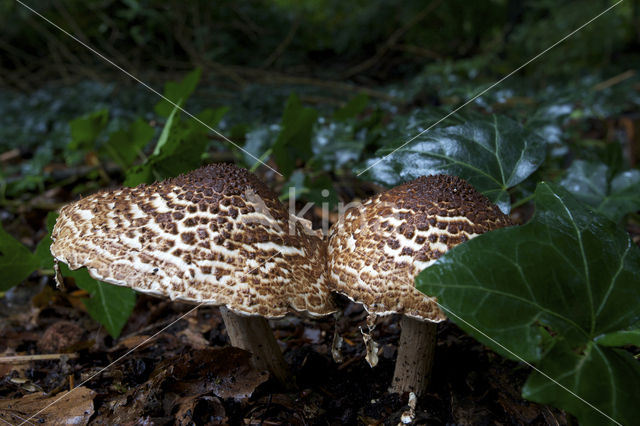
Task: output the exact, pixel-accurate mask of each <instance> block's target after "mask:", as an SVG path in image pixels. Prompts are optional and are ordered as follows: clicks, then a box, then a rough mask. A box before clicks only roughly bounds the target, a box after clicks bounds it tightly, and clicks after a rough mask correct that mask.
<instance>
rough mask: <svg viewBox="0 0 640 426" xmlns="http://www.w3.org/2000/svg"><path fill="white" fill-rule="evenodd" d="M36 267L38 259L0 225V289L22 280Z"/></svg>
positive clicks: (5, 288) (3, 289) (8, 287)
mask: <svg viewBox="0 0 640 426" xmlns="http://www.w3.org/2000/svg"><path fill="white" fill-rule="evenodd" d="M37 268H38V259H37V258H36V257H35V256H34V255H33V254H32V253H31V251H30V250H29V249H28V248H27V247H25V246H24V245H23V244H22V243H21V242H20V241H18V240H16V239H15V238H13V237H12V236H11V235H10V234H9V233H8V232H7V231H5V230H4V229H3V228H2V225H0V271H1V272H0V291H5V290H8V289H10V288H11V287H13V286H14V285H16V284H20V283H21V282H22V281H24V280H25V279H26V278H27V277H28V276H29V275H30V274H31V273H32V272H33V271H34V270H35V269H37Z"/></svg>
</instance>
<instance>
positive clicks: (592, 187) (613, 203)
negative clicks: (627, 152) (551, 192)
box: [560, 160, 640, 222]
mask: <svg viewBox="0 0 640 426" xmlns="http://www.w3.org/2000/svg"><path fill="white" fill-rule="evenodd" d="M560 184H561V185H562V186H563V187H565V188H566V189H567V190H568V191H569V192H571V193H572V194H573V195H574V196H575V197H576V198H577V199H579V200H580V201H583V202H585V203H587V204H589V205H590V206H592V207H593V208H594V209H595V210H596V211H598V212H600V213H602V214H604V215H605V216H607V217H608V218H610V219H611V220H613V221H614V222H619V221H620V220H622V218H623V217H624V216H625V215H626V214H627V213H631V212H635V211H638V210H640V189H639V188H640V170H637V169H632V170H626V171H623V172H620V173H618V174H617V175H615V176H612V172H611V169H610V168H609V166H607V165H606V164H604V163H601V162H596V161H584V160H576V161H574V162H573V163H572V164H571V166H570V167H569V168H568V169H567V171H566V175H565V177H564V179H562V182H560Z"/></svg>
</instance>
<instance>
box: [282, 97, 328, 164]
mask: <svg viewBox="0 0 640 426" xmlns="http://www.w3.org/2000/svg"><path fill="white" fill-rule="evenodd" d="M317 118H318V113H317V111H316V110H315V109H313V108H306V107H303V106H302V103H301V102H300V100H299V99H298V97H297V96H296V95H295V93H292V94H291V95H290V96H289V100H288V101H287V105H286V106H285V109H284V114H283V115H282V124H281V125H282V130H281V131H280V134H278V138H277V139H276V141H275V143H274V144H273V147H272V149H273V159H274V160H275V162H276V164H277V165H278V169H279V170H280V172H282V174H283V175H284V176H285V177H289V175H291V172H293V169H294V168H295V166H296V161H297V160H302V161H307V160H308V159H309V158H311V156H312V154H313V153H312V151H311V134H312V132H313V125H314V124H315V122H316V119H317Z"/></svg>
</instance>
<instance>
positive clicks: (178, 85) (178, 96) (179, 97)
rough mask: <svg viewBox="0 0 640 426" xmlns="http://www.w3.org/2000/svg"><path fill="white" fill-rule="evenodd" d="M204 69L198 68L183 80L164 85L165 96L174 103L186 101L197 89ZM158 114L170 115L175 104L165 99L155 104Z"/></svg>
mask: <svg viewBox="0 0 640 426" xmlns="http://www.w3.org/2000/svg"><path fill="white" fill-rule="evenodd" d="M201 74H202V70H201V69H200V68H196V69H195V70H193V71H191V72H190V73H189V74H187V75H186V76H185V78H183V79H182V80H181V81H169V82H167V83H166V84H165V85H164V96H165V97H166V98H168V99H169V100H171V102H173V103H174V104H179V103H180V102H182V103H185V102H186V101H187V98H188V97H189V96H191V94H192V93H193V91H194V90H195V88H196V86H197V85H198V82H199V81H200V75H201ZM154 109H155V111H156V114H158V115H160V116H162V117H169V115H170V114H171V113H172V111H173V110H174V109H175V106H174V105H172V104H171V103H170V102H168V101H166V100H165V99H163V100H162V101H160V102H159V103H158V104H156V106H155V108H154Z"/></svg>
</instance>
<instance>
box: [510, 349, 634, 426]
mask: <svg viewBox="0 0 640 426" xmlns="http://www.w3.org/2000/svg"><path fill="white" fill-rule="evenodd" d="M557 346H558V347H557V348H556V347H554V348H553V350H552V351H551V352H550V353H549V354H548V356H546V357H545V358H544V359H543V360H542V361H541V363H540V364H539V365H538V368H539V369H540V370H541V371H543V372H544V373H545V374H546V375H548V376H549V377H553V378H554V379H555V380H557V381H558V382H560V383H561V384H562V385H563V386H565V387H566V388H567V389H569V390H571V392H573V393H570V392H568V391H567V390H566V389H563V388H561V387H560V386H558V385H557V384H555V383H553V382H552V381H550V380H549V379H548V378H546V377H545V376H543V375H542V374H540V373H539V372H537V371H534V372H533V373H531V375H530V376H529V379H528V380H527V382H526V383H525V385H524V387H523V388H522V395H523V396H524V397H525V398H527V399H529V400H531V401H535V402H538V403H540V404H550V405H555V406H556V407H559V408H562V409H564V410H566V411H568V412H570V413H571V414H573V415H575V416H576V417H577V418H578V420H579V421H580V424H581V425H585V426H587V425H593V426H599V425H606V424H615V423H613V422H612V421H611V420H609V419H608V418H607V417H605V415H606V416H609V417H611V418H613V419H614V420H615V421H616V422H618V423H619V424H623V425H631V424H635V423H636V422H637V419H638V409H637V406H638V395H637V389H638V385H639V384H640V362H638V361H637V360H636V359H634V358H633V356H631V354H630V353H629V352H626V351H624V350H620V349H614V348H609V347H600V346H599V345H597V344H594V343H589V344H588V345H587V346H586V347H585V348H584V349H583V350H582V351H581V352H580V353H576V352H574V351H572V350H571V349H570V348H568V347H566V346H565V345H557ZM594 407H595V408H594ZM596 409H597V410H600V411H601V412H602V413H601V412H599V411H597V410H596ZM603 413H604V414H603Z"/></svg>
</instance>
